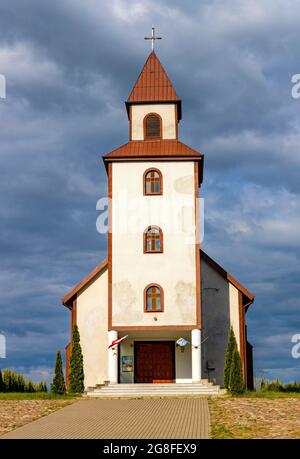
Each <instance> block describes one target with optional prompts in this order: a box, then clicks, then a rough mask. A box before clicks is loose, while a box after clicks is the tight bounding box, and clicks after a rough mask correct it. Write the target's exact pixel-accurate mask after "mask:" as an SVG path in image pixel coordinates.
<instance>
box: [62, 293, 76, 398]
mask: <svg viewBox="0 0 300 459" xmlns="http://www.w3.org/2000/svg"><path fill="white" fill-rule="evenodd" d="M70 311H71V321H70V342H69V344H67V346H66V348H65V350H66V389H67V390H68V389H69V374H70V359H71V351H72V335H73V329H74V327H75V325H77V295H76V296H75V298H74V299H73V301H72V306H71V307H70Z"/></svg>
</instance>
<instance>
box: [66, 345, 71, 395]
mask: <svg viewBox="0 0 300 459" xmlns="http://www.w3.org/2000/svg"><path fill="white" fill-rule="evenodd" d="M71 347H72V343H71V342H70V343H69V344H67V345H66V347H65V353H66V389H67V391H68V390H69V375H70V360H71Z"/></svg>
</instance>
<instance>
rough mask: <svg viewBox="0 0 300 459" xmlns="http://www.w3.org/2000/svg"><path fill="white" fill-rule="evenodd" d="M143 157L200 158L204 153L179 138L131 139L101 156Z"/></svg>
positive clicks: (105, 157)
mask: <svg viewBox="0 0 300 459" xmlns="http://www.w3.org/2000/svg"><path fill="white" fill-rule="evenodd" d="M145 157H158V158H162V157H168V158H176V157H183V158H187V159H188V158H193V159H201V158H203V157H204V155H203V154H202V153H199V152H198V151H196V150H194V149H193V148H191V147H188V146H187V145H185V144H184V143H182V142H179V140H133V141H131V142H128V143H126V144H125V145H122V146H121V147H119V148H117V149H116V150H113V151H112V152H110V153H107V154H106V155H104V156H103V160H104V161H109V160H110V159H114V158H115V159H117V158H145Z"/></svg>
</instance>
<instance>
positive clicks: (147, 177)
mask: <svg viewBox="0 0 300 459" xmlns="http://www.w3.org/2000/svg"><path fill="white" fill-rule="evenodd" d="M162 185H163V183H162V173H161V172H160V170H158V169H154V168H152V169H147V170H146V171H145V172H144V194H146V195H151V194H158V195H159V194H162V192H163V189H162V188H163V187H162Z"/></svg>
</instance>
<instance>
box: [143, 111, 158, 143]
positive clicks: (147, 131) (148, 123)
mask: <svg viewBox="0 0 300 459" xmlns="http://www.w3.org/2000/svg"><path fill="white" fill-rule="evenodd" d="M161 132H162V121H161V117H160V116H159V115H157V114H156V113H149V114H148V115H146V116H145V118H144V139H145V140H151V139H161Z"/></svg>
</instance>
